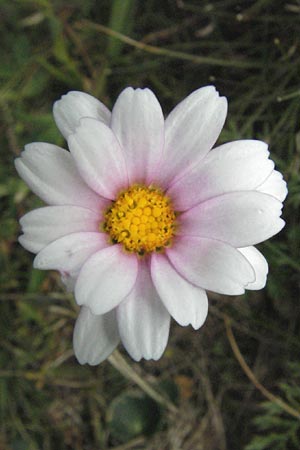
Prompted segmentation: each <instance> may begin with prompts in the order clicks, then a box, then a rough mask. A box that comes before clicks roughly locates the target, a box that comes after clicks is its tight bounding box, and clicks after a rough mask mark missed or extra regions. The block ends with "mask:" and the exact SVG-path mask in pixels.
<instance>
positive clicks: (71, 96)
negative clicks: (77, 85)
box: [53, 91, 111, 139]
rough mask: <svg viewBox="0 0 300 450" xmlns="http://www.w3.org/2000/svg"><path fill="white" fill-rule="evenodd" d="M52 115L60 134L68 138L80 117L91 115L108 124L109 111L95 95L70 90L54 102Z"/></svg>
mask: <svg viewBox="0 0 300 450" xmlns="http://www.w3.org/2000/svg"><path fill="white" fill-rule="evenodd" d="M53 115H54V120H55V122H56V125H57V127H58V128H59V130H60V132H61V134H62V135H63V136H64V137H65V139H68V137H69V136H70V134H72V133H74V131H75V129H76V128H77V126H78V125H79V122H80V119H82V117H91V118H93V119H97V120H99V121H100V122H103V123H105V124H106V125H109V123H110V116H111V113H110V111H109V109H108V108H107V107H106V106H105V105H103V103H101V102H100V101H99V100H97V99H96V98H95V97H92V96H91V95H89V94H86V93H85V92H79V91H70V92H68V93H67V94H66V95H63V96H62V98H61V99H60V100H58V101H56V102H55V103H54V106H53Z"/></svg>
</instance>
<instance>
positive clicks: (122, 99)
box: [111, 88, 164, 184]
mask: <svg viewBox="0 0 300 450" xmlns="http://www.w3.org/2000/svg"><path fill="white" fill-rule="evenodd" d="M111 128H112V130H113V132H114V133H115V135H116V137H117V138H118V140H119V142H120V144H121V146H122V148H123V150H124V154H125V159H126V165H127V169H128V177H129V182H130V183H131V184H132V183H150V182H151V181H152V178H153V176H154V173H155V172H156V170H157V167H158V164H159V162H160V159H161V156H162V151H163V146H164V117H163V113H162V110H161V107H160V104H159V102H158V100H157V98H156V97H155V95H154V94H153V92H152V91H150V90H149V89H135V90H134V89H132V88H127V89H125V90H124V91H123V92H122V93H121V94H120V95H119V97H118V99H117V101H116V104H115V106H114V108H113V111H112V119H111Z"/></svg>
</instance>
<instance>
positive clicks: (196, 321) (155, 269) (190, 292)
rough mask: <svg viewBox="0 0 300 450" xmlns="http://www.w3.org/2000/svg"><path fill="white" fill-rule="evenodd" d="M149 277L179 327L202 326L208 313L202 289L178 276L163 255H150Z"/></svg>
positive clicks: (205, 296)
mask: <svg viewBox="0 0 300 450" xmlns="http://www.w3.org/2000/svg"><path fill="white" fill-rule="evenodd" d="M151 277H152V280H153V283H154V286H155V287H156V290H157V292H158V295H159V296H160V298H161V300H162V301H163V303H164V305H165V307H166V308H167V310H168V311H169V313H170V314H171V316H172V317H173V319H175V320H176V322H178V323H179V325H183V326H185V325H189V324H191V325H192V326H193V327H194V328H195V330H197V329H198V328H200V327H201V326H202V325H203V323H204V322H205V319H206V316H207V312H208V300H207V295H206V292H205V291H204V290H203V289H201V288H199V287H197V286H195V285H193V284H191V283H189V282H188V281H187V280H186V279H185V278H183V277H182V276H181V275H179V273H178V272H177V271H176V270H175V269H174V267H173V266H172V265H171V264H170V262H169V260H168V258H166V256H165V255H160V254H155V253H154V254H153V255H152V257H151Z"/></svg>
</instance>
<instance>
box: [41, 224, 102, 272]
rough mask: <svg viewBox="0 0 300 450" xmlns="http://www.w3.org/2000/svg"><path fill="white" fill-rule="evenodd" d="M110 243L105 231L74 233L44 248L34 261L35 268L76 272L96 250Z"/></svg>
mask: <svg viewBox="0 0 300 450" xmlns="http://www.w3.org/2000/svg"><path fill="white" fill-rule="evenodd" d="M107 245H108V243H107V236H106V234H104V233H99V232H97V233H92V232H90V233H88V232H86V233H85V232H83V233H72V234H69V235H67V236H64V237H62V238H60V239H57V240H56V241H54V242H52V243H51V244H49V245H47V247H45V248H43V250H41V251H40V252H39V253H38V254H37V256H36V257H35V259H34V261H33V266H34V268H35V269H40V270H49V269H52V270H60V271H62V272H76V271H78V270H80V269H81V267H82V266H83V264H84V263H85V261H86V260H87V259H88V258H90V256H91V255H93V254H94V253H95V252H98V251H99V250H100V249H103V248H105V247H106V246H107Z"/></svg>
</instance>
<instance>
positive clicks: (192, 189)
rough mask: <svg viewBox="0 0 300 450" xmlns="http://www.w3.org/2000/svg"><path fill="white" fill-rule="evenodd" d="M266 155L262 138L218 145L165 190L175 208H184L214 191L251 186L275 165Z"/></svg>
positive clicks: (265, 145)
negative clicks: (260, 139)
mask: <svg viewBox="0 0 300 450" xmlns="http://www.w3.org/2000/svg"><path fill="white" fill-rule="evenodd" d="M268 156H269V152H268V146H267V144H265V143H264V142H261V141H254V140H244V141H235V142H229V143H228V144H224V145H221V146H220V147H217V148H215V149H213V150H211V151H210V152H209V153H208V155H207V156H206V157H205V158H204V159H203V160H202V161H201V162H200V163H199V164H197V165H196V166H194V167H193V168H192V169H191V170H189V171H187V172H186V173H185V174H184V175H183V177H182V178H180V179H179V180H178V181H177V182H176V183H174V184H172V185H171V187H170V188H169V189H168V191H167V194H168V195H169V196H170V197H171V198H172V200H173V205H174V207H175V209H176V210H177V211H185V210H187V209H189V208H191V207H193V206H195V205H197V204H198V203H200V202H203V201H204V200H207V199H209V198H211V197H216V196H217V195H221V194H224V193H227V192H232V191H248V190H254V189H255V188H256V187H257V186H259V185H260V184H261V183H262V182H263V181H264V180H265V179H266V178H267V177H268V176H269V174H270V173H271V171H272V170H273V168H274V163H273V161H271V160H270V159H268Z"/></svg>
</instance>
